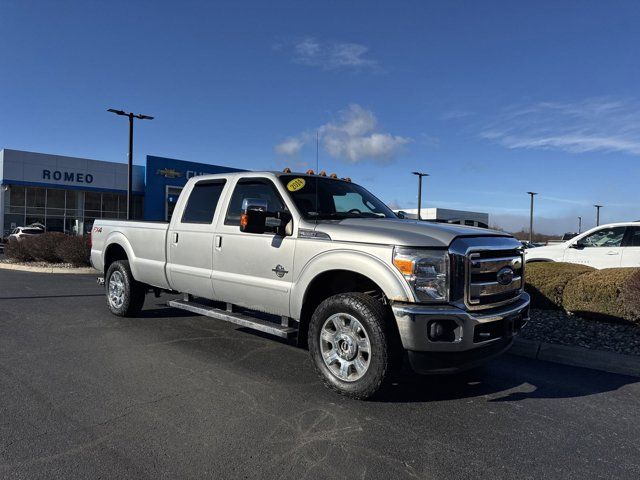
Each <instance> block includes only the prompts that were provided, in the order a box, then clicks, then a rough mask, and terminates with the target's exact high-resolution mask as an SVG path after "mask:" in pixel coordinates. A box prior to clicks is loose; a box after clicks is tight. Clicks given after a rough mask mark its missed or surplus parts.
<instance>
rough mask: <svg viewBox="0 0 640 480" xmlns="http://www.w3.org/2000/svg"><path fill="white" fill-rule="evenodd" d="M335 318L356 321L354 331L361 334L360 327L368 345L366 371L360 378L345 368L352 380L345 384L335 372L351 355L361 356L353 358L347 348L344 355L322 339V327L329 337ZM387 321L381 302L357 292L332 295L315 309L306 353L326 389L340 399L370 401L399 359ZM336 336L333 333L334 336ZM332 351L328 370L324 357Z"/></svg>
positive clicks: (387, 314)
mask: <svg viewBox="0 0 640 480" xmlns="http://www.w3.org/2000/svg"><path fill="white" fill-rule="evenodd" d="M337 314H346V315H347V316H350V317H353V318H355V319H356V320H357V322H359V323H360V326H357V327H356V328H357V329H358V330H361V329H360V327H363V329H364V331H365V332H364V334H362V333H361V335H363V337H364V336H365V335H366V338H367V339H368V342H369V345H370V352H369V355H368V367H367V368H366V369H364V373H363V374H361V376H360V377H359V378H358V374H359V372H357V370H356V368H355V367H351V366H348V367H347V378H348V377H350V376H354V377H356V379H355V380H349V381H345V380H343V379H341V378H339V375H341V374H342V375H343V372H342V371H340V372H336V370H340V366H342V365H343V362H344V361H346V363H347V364H349V363H352V362H350V361H347V360H349V359H350V355H355V356H356V357H358V356H359V355H360V352H356V353H355V354H354V353H353V351H352V350H351V351H350V350H349V345H346V347H345V346H344V345H343V347H344V348H345V349H346V350H347V351H346V352H345V351H344V350H341V348H340V347H339V346H338V345H332V342H329V341H326V339H325V340H322V339H321V334H322V333H323V327H324V328H325V333H328V334H329V335H331V334H332V333H331V332H332V331H333V330H330V329H329V327H331V326H332V325H331V324H332V320H331V319H332V318H341V317H336V315H337ZM388 319H389V311H388V309H387V308H385V306H384V305H383V304H382V303H381V302H380V301H378V300H376V299H375V298H373V297H371V296H369V295H365V294H363V293H358V292H353V293H341V294H338V295H334V296H332V297H329V298H327V299H326V300H325V301H323V302H322V303H321V304H320V305H319V306H318V308H316V311H315V312H314V313H313V316H312V317H311V321H310V322H309V333H308V342H309V353H310V354H311V360H312V363H313V366H314V368H315V370H316V372H317V373H318V374H319V375H320V377H321V378H322V380H323V382H324V383H325V385H327V387H329V388H331V389H332V390H335V391H336V392H338V393H340V394H342V395H345V396H347V397H351V398H355V399H359V400H364V399H367V398H370V397H372V396H373V395H375V394H376V393H377V392H378V391H379V390H380V389H381V388H382V387H383V385H384V384H385V382H386V381H387V380H388V378H389V377H390V375H391V373H392V371H393V370H394V367H395V365H394V363H395V361H396V359H397V358H398V355H397V353H398V352H395V351H394V350H395V349H397V344H396V342H394V341H393V332H392V331H390V330H391V329H390V328H389V324H388ZM339 333H340V332H339V331H336V333H335V334H334V335H338V334H339ZM334 338H337V337H334ZM333 349H335V353H334V354H333V356H334V359H335V360H334V361H333V363H332V366H331V367H330V366H328V364H327V362H325V359H324V356H325V355H328V356H330V355H332V352H334V350H333ZM338 352H340V354H344V355H345V357H344V358H338V357H336V356H335V355H337V354H338ZM363 352H364V350H363ZM351 359H353V357H351ZM329 361H330V360H329ZM334 372H335V373H334ZM351 372H353V373H351Z"/></svg>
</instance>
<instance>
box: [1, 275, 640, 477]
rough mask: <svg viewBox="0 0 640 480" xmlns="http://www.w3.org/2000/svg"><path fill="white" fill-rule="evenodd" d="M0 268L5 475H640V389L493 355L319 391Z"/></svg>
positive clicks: (253, 347)
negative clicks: (427, 373)
mask: <svg viewBox="0 0 640 480" xmlns="http://www.w3.org/2000/svg"><path fill="white" fill-rule="evenodd" d="M165 301H166V298H161V299H155V298H153V297H152V296H149V297H148V298H147V304H146V306H145V310H144V312H143V315H142V316H141V318H135V319H122V318H117V317H114V316H112V315H111V314H109V313H108V311H107V308H106V306H105V300H104V297H103V295H102V289H101V288H100V287H98V286H97V285H96V284H95V279H94V277H92V276H79V275H65V276H63V275H49V274H34V273H24V272H13V271H0V478H11V479H14V478H15V479H20V478H25V479H26V478H29V479H33V478H64V479H70V478H154V479H155V478H171V479H175V478H260V479H265V478H296V479H299V478H310V479H326V478H385V479H389V478H394V479H396V478H398V479H399V478H429V479H431V478H493V479H495V478H536V479H538V478H564V479H567V478H576V479H584V478H633V479H636V478H640V465H639V464H640V461H639V460H640V444H639V442H638V438H640V381H639V379H634V378H631V377H624V376H617V375H612V374H606V373H602V372H596V371H590V370H584V369H579V368H571V367H564V366H559V365H554V364H548V363H544V362H539V361H535V360H529V359H524V358H519V357H515V356H510V355H506V356H504V357H502V358H500V359H498V360H495V361H493V362H491V363H490V364H489V365H488V366H486V367H483V368H482V369H479V370H475V371H473V372H468V373H466V374H464V375H458V376H450V377H426V378H422V377H413V376H409V375H406V376H403V377H402V378H400V379H398V381H397V383H396V384H394V385H393V386H392V387H391V388H390V389H389V390H388V392H386V393H385V395H384V396H383V397H382V398H381V399H379V400H377V401H370V402H358V401H353V400H349V399H346V398H342V397H340V396H338V395H336V394H334V393H332V392H330V391H328V390H326V389H325V388H324V387H323V386H322V385H321V382H320V381H319V380H318V379H317V378H316V376H315V374H314V372H313V371H312V369H311V366H310V363H309V361H308V358H307V353H306V351H303V350H300V349H297V348H295V347H293V346H290V345H287V344H285V343H282V342H279V341H276V340H271V339H269V338H268V337H265V336H261V335H257V334H255V333H252V332H249V331H246V330H242V329H239V328H236V327H235V326H234V325H230V324H226V323H223V322H218V321H215V320H211V319H205V318H202V317H198V316H194V315H191V314H189V313H187V312H182V311H177V310H173V309H169V308H167V307H165V306H164V302H165Z"/></svg>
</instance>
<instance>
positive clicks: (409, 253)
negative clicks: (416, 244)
mask: <svg viewBox="0 0 640 480" xmlns="http://www.w3.org/2000/svg"><path fill="white" fill-rule="evenodd" d="M393 264H394V265H395V266H396V268H397V269H398V270H400V272H401V273H402V275H403V276H404V278H405V280H406V281H407V282H408V283H409V285H410V286H411V288H412V289H413V292H414V293H415V295H416V297H417V298H418V300H419V301H421V302H446V301H448V300H449V253H448V252H447V251H446V250H429V249H423V248H407V247H395V248H394V249H393Z"/></svg>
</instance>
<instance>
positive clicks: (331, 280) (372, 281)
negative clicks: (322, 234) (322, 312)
mask: <svg viewBox="0 0 640 480" xmlns="http://www.w3.org/2000/svg"><path fill="white" fill-rule="evenodd" d="M347 292H360V293H367V294H370V295H371V296H373V297H376V298H379V299H380V300H381V301H382V302H383V303H385V304H388V302H389V301H400V302H409V301H413V300H414V299H413V294H412V293H411V291H410V290H409V287H408V285H406V282H405V281H404V279H403V278H402V277H401V276H400V274H399V272H398V273H397V274H396V273H395V272H393V271H392V269H391V268H390V267H389V266H387V265H386V264H385V263H384V262H382V260H380V259H379V258H377V257H375V256H373V255H370V254H367V253H364V252H344V251H340V252H336V251H333V252H327V253H324V254H320V255H318V256H317V257H315V258H314V259H313V260H312V261H311V262H309V264H307V266H306V267H305V268H304V270H303V272H302V273H301V275H300V280H299V281H298V282H297V283H296V286H295V288H294V289H293V291H292V295H291V302H292V303H291V315H292V317H293V318H295V319H297V320H299V322H300V324H299V333H298V342H299V343H300V344H301V345H304V344H305V342H306V337H307V331H308V324H309V320H310V318H311V315H313V312H314V311H315V309H316V308H317V306H318V305H319V304H320V303H322V301H324V300H325V299H326V298H329V297H331V296H333V295H337V294H339V293H347ZM395 328H397V327H395Z"/></svg>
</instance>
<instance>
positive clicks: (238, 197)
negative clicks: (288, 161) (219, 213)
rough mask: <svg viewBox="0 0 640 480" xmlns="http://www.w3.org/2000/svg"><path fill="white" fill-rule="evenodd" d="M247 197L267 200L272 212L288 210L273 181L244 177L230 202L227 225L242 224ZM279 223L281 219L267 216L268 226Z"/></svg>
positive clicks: (225, 222) (268, 207) (274, 225)
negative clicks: (243, 208)
mask: <svg viewBox="0 0 640 480" xmlns="http://www.w3.org/2000/svg"><path fill="white" fill-rule="evenodd" d="M245 198H258V199H261V200H266V201H267V210H268V211H270V212H276V211H279V210H286V207H285V205H284V202H283V201H282V199H281V198H280V195H279V194H278V191H277V190H276V187H275V185H273V183H271V182H270V181H268V180H264V179H244V180H240V181H239V182H238V184H237V185H236V188H235V190H234V191H233V195H232V196H231V202H229V209H228V211H227V217H226V218H225V220H224V224H225V225H240V214H241V213H242V201H243V200H244V199H245ZM279 225H280V220H278V219H276V218H267V226H271V227H277V226H279Z"/></svg>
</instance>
